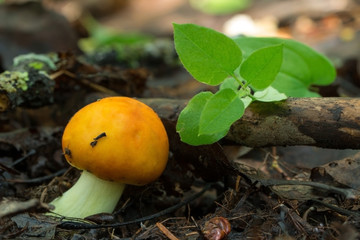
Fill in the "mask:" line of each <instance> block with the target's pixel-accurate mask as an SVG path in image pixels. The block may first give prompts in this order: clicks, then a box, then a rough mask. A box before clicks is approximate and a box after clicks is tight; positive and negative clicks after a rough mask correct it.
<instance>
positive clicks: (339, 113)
mask: <svg viewBox="0 0 360 240" xmlns="http://www.w3.org/2000/svg"><path fill="white" fill-rule="evenodd" d="M143 101H144V102H145V103H146V104H148V105H150V106H151V107H152V108H153V109H154V110H155V111H156V112H157V113H158V114H159V115H160V117H161V118H162V119H163V121H164V122H165V124H175V123H176V120H177V117H178V115H179V114H180V112H181V110H182V109H183V108H184V107H185V106H186V103H187V102H186V101H185V100H170V99H144V100H143ZM225 139H226V140H230V141H232V142H235V143H237V144H240V145H244V146H249V147H266V146H295V145H310V146H318V147H324V148H334V149H346V148H349V149H360V99H357V98H289V99H287V100H285V101H281V102H271V103H265V102H254V103H252V104H251V105H250V107H249V108H248V109H246V111H245V114H244V116H243V117H242V118H241V119H240V120H239V121H237V122H235V123H234V124H233V125H232V127H231V129H230V131H229V133H228V135H227V136H226V137H225Z"/></svg>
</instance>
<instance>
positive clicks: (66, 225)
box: [58, 183, 213, 229]
mask: <svg viewBox="0 0 360 240" xmlns="http://www.w3.org/2000/svg"><path fill="white" fill-rule="evenodd" d="M212 185H213V184H212V183H209V184H207V185H205V187H204V188H203V189H202V190H201V191H200V192H198V193H195V194H194V195H192V196H190V197H188V198H186V199H184V200H183V201H181V202H179V203H178V204H175V205H173V206H171V207H169V208H166V209H164V210H162V211H160V212H157V213H155V214H152V215H149V216H145V217H142V218H138V219H135V220H131V221H127V222H121V223H114V224H102V225H96V224H89V223H81V222H74V221H64V222H62V223H60V224H59V225H58V227H60V228H63V229H98V228H116V227H121V226H125V225H130V224H134V223H140V222H144V221H147V220H151V219H154V218H158V217H160V216H163V215H165V214H168V213H171V212H173V211H175V210H176V209H179V208H181V207H182V206H185V205H186V204H188V203H190V202H192V201H193V200H195V199H197V198H199V197H200V196H201V195H202V194H204V192H206V191H207V190H208V189H209V188H210V187H211V186H212Z"/></svg>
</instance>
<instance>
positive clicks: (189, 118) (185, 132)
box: [176, 92, 226, 146]
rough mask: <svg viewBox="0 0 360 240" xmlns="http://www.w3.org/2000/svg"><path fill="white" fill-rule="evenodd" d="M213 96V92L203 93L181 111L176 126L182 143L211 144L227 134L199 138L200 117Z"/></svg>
mask: <svg viewBox="0 0 360 240" xmlns="http://www.w3.org/2000/svg"><path fill="white" fill-rule="evenodd" d="M212 96H213V94H212V93H211V92H201V93H199V94H197V95H195V96H194V97H193V98H192V99H191V100H190V101H189V103H188V105H187V106H186V107H185V108H184V109H183V110H182V111H181V113H180V115H179V118H178V121H177V125H176V131H177V132H178V133H179V134H180V138H181V141H183V142H185V143H187V144H190V145H194V146H198V145H204V144H211V143H214V142H216V141H217V140H219V139H220V138H221V137H222V136H224V135H225V134H226V132H225V133H218V134H212V135H201V136H199V123H200V116H201V113H202V111H203V109H204V107H205V105H206V103H207V101H208V100H209V99H210V98H211V97H212Z"/></svg>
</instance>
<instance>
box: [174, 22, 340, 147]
mask: <svg viewBox="0 0 360 240" xmlns="http://www.w3.org/2000/svg"><path fill="white" fill-rule="evenodd" d="M174 42H175V48H176V51H177V53H178V55H179V58H180V60H181V62H182V64H183V65H184V67H185V68H186V69H187V70H188V72H189V73H190V74H191V75H192V76H193V77H194V78H195V79H196V80H198V81H200V82H202V83H205V84H208V85H213V86H216V85H220V86H219V90H218V91H217V92H216V93H212V92H201V93H199V94H197V95H196V96H194V97H193V98H192V99H191V100H190V101H189V103H188V105H187V106H186V108H185V109H184V110H183V111H182V112H181V114H180V116H179V118H178V122H177V126H176V130H177V132H178V133H179V134H180V137H181V140H182V141H183V142H186V143H188V144H191V145H203V144H211V143H214V142H216V141H218V140H219V139H221V138H223V137H224V136H225V135H226V134H227V132H228V131H229V129H230V126H231V125H232V124H233V123H234V122H235V121H237V120H238V119H240V118H241V117H242V115H243V114H244V111H245V109H246V108H247V107H248V106H249V105H250V104H251V102H253V101H263V102H272V101H281V100H284V99H286V98H287V97H319V96H320V95H319V94H318V93H316V92H312V91H310V90H309V88H310V87H311V86H312V85H328V84H330V83H331V82H333V81H334V79H335V68H334V67H333V65H332V64H331V62H330V61H329V60H328V59H327V58H326V57H324V56H323V55H321V54H319V53H317V52H315V51H314V50H312V49H311V48H309V47H307V46H305V45H304V44H301V43H299V42H296V41H294V40H290V39H280V38H253V37H237V38H235V39H231V38H229V37H227V36H225V35H224V34H222V33H219V32H217V31H214V30H212V29H209V28H205V27H201V26H197V25H195V24H174Z"/></svg>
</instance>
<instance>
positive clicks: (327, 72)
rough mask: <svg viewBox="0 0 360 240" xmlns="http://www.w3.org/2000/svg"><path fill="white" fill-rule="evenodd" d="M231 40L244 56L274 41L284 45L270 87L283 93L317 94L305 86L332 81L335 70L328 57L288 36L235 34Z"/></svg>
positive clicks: (288, 94) (297, 95) (296, 95)
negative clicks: (280, 59)
mask: <svg viewBox="0 0 360 240" xmlns="http://www.w3.org/2000/svg"><path fill="white" fill-rule="evenodd" d="M234 41H235V42H236V43H237V44H238V46H239V47H240V48H241V50H242V52H243V57H244V58H245V59H246V58H247V57H249V56H250V55H251V54H252V53H253V52H254V51H256V50H258V49H260V48H264V47H268V46H271V45H274V44H283V45H284V48H283V64H282V65H281V68H280V72H279V74H278V75H277V77H276V79H275V81H274V82H273V83H272V86H273V87H274V88H276V89H277V90H278V91H280V92H282V93H285V94H286V95H287V96H291V97H307V96H309V95H317V96H319V95H318V94H315V93H310V91H309V90H308V88H309V87H310V86H311V85H328V84H330V83H332V82H333V81H334V80H335V76H336V72H335V68H334V66H333V65H332V63H331V62H330V60H329V59H327V58H326V57H325V56H323V55H322V54H320V53H318V52H316V51H315V50H313V49H311V48H310V47H308V46H306V45H304V44H302V43H300V42H297V41H294V40H291V39H281V38H255V37H238V38H236V39H234ZM288 82H291V83H288ZM299 87H300V88H299ZM294 94H295V95H294Z"/></svg>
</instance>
